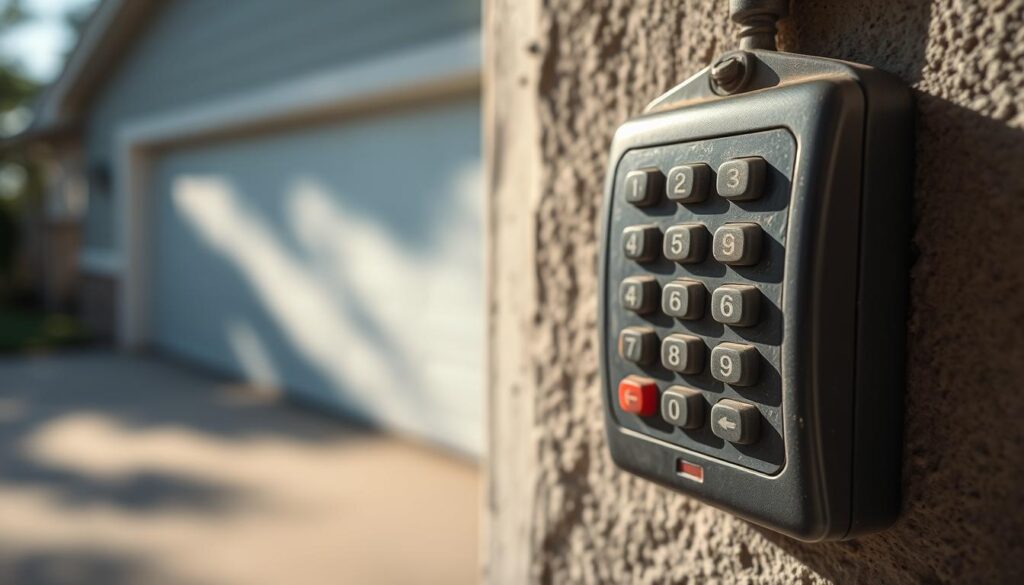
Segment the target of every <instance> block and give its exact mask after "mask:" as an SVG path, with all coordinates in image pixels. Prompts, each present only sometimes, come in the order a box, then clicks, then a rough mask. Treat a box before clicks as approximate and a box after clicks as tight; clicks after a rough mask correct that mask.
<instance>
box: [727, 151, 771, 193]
mask: <svg viewBox="0 0 1024 585" xmlns="http://www.w3.org/2000/svg"><path fill="white" fill-rule="evenodd" d="M764 175H765V173H764V159H763V158H761V157H759V156H748V157H746V158H736V159H733V160H730V161H726V162H724V163H722V166H720V167H718V181H717V184H716V185H715V187H716V188H717V190H718V194H719V195H721V196H722V197H725V198H726V199H729V200H732V201H750V200H752V199H757V198H758V197H760V196H761V188H762V186H763V185H764Z"/></svg>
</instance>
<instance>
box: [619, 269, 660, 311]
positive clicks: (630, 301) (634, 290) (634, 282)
mask: <svg viewBox="0 0 1024 585" xmlns="http://www.w3.org/2000/svg"><path fill="white" fill-rule="evenodd" d="M658 296H659V295H658V281H657V280H655V278H654V277H653V276H630V277H627V278H625V279H623V280H622V284H621V285H620V286H619V301H620V302H621V303H622V308H624V309H627V310H629V311H633V312H634V313H637V314H638V315H646V314H647V313H650V312H651V311H653V310H655V309H657V308H658Z"/></svg>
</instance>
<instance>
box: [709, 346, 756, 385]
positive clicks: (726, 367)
mask: <svg viewBox="0 0 1024 585" xmlns="http://www.w3.org/2000/svg"><path fill="white" fill-rule="evenodd" d="M760 363H761V356H760V354H758V353H757V349H755V348H754V347H753V346H750V345H744V344H742V343H721V344H719V345H718V346H716V347H715V348H714V349H712V350H711V376H712V377H713V378H714V379H716V380H718V381H720V382H725V383H726V384H732V385H733V386H752V385H753V384H755V383H756V382H757V374H758V367H759V366H760Z"/></svg>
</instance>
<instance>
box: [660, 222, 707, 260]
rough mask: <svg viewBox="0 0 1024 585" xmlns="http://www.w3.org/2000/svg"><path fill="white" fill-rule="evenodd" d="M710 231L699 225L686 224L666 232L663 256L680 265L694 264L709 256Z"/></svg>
mask: <svg viewBox="0 0 1024 585" xmlns="http://www.w3.org/2000/svg"><path fill="white" fill-rule="evenodd" d="M707 242H708V230H707V228H705V227H704V226H703V225H701V224H699V223H684V224H680V225H674V226H670V227H669V228H668V229H667V230H665V238H664V244H663V246H662V251H661V253H662V255H664V256H665V258H668V259H669V260H672V261H675V262H678V263H680V264H693V263H696V262H700V261H702V260H704V257H705V256H706V255H707V247H708V246H707Z"/></svg>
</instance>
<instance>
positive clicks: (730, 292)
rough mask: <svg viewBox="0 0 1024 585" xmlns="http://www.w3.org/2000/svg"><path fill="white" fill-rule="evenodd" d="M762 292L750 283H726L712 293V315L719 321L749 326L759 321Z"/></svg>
mask: <svg viewBox="0 0 1024 585" xmlns="http://www.w3.org/2000/svg"><path fill="white" fill-rule="evenodd" d="M760 301H761V293H760V292H759V291H758V290H757V287H755V286H751V285H749V284H726V285H722V286H720V287H718V288H716V289H715V292H714V293H712V294H711V317H712V318H713V319H714V320H715V321H718V322H719V323H725V324H726V325H733V326H735V327H749V326H751V325H753V324H754V323H757V317H758V313H759V312H760V311H759V309H760V304H761V303H760Z"/></svg>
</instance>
